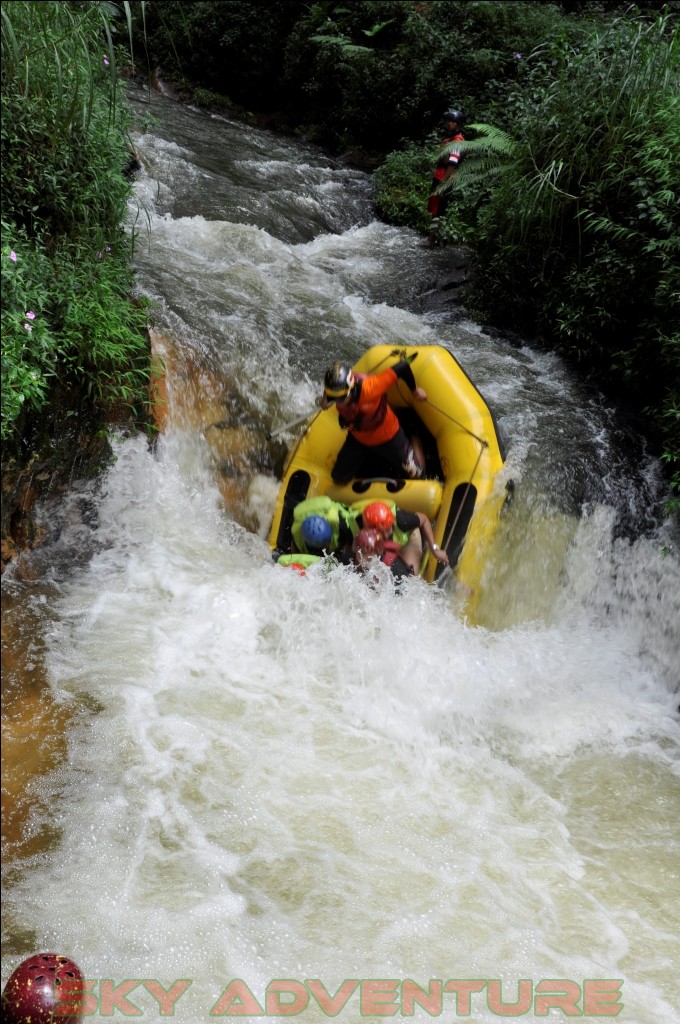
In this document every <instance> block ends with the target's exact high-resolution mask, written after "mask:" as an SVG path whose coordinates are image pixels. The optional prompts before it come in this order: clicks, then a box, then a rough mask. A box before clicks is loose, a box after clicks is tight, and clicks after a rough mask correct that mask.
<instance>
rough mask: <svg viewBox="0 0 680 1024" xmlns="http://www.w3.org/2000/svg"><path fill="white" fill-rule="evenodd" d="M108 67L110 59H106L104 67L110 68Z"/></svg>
mask: <svg viewBox="0 0 680 1024" xmlns="http://www.w3.org/2000/svg"><path fill="white" fill-rule="evenodd" d="M108 66H109V59H108V57H104V67H105V68H108Z"/></svg>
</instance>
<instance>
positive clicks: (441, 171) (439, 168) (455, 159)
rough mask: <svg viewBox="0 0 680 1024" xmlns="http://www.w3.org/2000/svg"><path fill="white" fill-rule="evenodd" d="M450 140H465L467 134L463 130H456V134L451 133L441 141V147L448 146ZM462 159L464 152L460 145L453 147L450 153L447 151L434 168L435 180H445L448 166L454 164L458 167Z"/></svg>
mask: <svg viewBox="0 0 680 1024" xmlns="http://www.w3.org/2000/svg"><path fill="white" fill-rule="evenodd" d="M450 142H465V136H464V135H462V134H461V132H456V134H455V135H450V136H449V137H448V138H446V139H442V141H441V142H440V143H439V145H440V146H441V147H444V146H447V145H448V144H449V143H450ZM461 160H462V154H461V152H460V147H458V148H456V149H452V150H451V152H450V153H445V154H444V156H442V157H440V158H439V159H438V160H437V164H436V166H435V169H434V178H435V181H443V180H444V175H445V174H446V171H447V168H449V167H451V166H453V167H458V166H459V164H460V162H461Z"/></svg>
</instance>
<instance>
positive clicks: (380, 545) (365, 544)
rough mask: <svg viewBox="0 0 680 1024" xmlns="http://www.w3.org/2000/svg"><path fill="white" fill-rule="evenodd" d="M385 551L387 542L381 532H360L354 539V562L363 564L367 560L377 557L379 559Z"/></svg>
mask: <svg viewBox="0 0 680 1024" xmlns="http://www.w3.org/2000/svg"><path fill="white" fill-rule="evenodd" d="M384 550H385V541H384V539H383V535H382V534H381V533H380V531H379V530H367V529H366V528H365V527H364V529H363V530H359V532H358V534H357V535H356V537H355V538H354V560H355V561H356V562H362V561H363V560H364V559H365V558H371V557H372V556H373V555H377V557H378V558H380V556H381V555H382V553H383V551H384Z"/></svg>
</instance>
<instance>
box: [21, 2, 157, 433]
mask: <svg viewBox="0 0 680 1024" xmlns="http://www.w3.org/2000/svg"><path fill="white" fill-rule="evenodd" d="M125 6H126V7H127V5H125ZM114 13H115V8H114V6H113V5H111V4H105V3H87V4H81V3H73V4H71V3H30V2H19V0H14V2H8V3H4V4H3V5H2V166H3V176H2V209H3V221H2V339H3V348H2V439H3V442H6V443H8V447H9V451H10V453H11V452H18V450H19V446H20V444H21V442H22V441H23V440H25V439H27V438H29V437H30V438H32V439H35V438H36V437H37V436H38V435H39V434H40V423H41V414H43V413H44V412H45V411H46V410H49V409H50V408H52V407H54V406H58V407H63V406H64V403H65V401H67V404H69V403H70V406H71V409H72V408H73V406H76V407H78V408H79V409H80V410H81V411H82V410H83V409H89V410H91V411H94V412H97V413H98V414H99V415H101V416H105V415H106V414H107V413H108V412H110V410H111V409H112V408H113V407H115V408H116V409H120V408H121V407H126V408H128V409H133V410H138V409H139V408H141V406H142V404H143V403H144V401H145V398H146V393H147V382H148V361H149V359H148V342H147V340H146V337H145V328H146V323H147V316H146V312H145V308H144V306H145V304H144V302H135V301H133V300H132V299H131V294H132V291H133V287H134V278H133V273H132V270H131V253H132V244H133V240H132V239H131V238H130V236H129V235H127V234H126V233H125V231H124V230H123V227H122V224H123V221H124V219H125V217H126V207H127V200H128V197H129V195H130V186H129V182H128V181H127V180H126V178H125V175H124V168H125V167H126V165H127V163H128V161H129V159H130V154H129V151H128V145H129V138H128V114H127V111H126V107H125V105H124V103H123V102H122V101H121V97H120V95H119V93H120V86H119V78H118V75H117V70H116V60H117V55H118V48H117V46H115V45H114V35H115V33H114V29H115V23H114V21H113V15H114ZM128 13H129V8H128ZM65 396H68V400H66V399H65Z"/></svg>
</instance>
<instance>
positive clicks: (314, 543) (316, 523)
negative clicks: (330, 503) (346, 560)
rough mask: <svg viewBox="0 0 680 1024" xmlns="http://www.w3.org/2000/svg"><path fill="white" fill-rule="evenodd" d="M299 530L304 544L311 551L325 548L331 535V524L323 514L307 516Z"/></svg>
mask: <svg viewBox="0 0 680 1024" xmlns="http://www.w3.org/2000/svg"><path fill="white" fill-rule="evenodd" d="M301 532H302V539H303V540H304V542H305V545H306V546H307V548H309V549H310V550H313V551H322V550H323V549H324V548H327V547H328V545H329V544H330V542H331V539H332V537H333V530H332V529H331V524H330V523H328V522H326V520H325V519H324V518H323V516H307V518H306V519H303V521H302V526H301Z"/></svg>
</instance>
